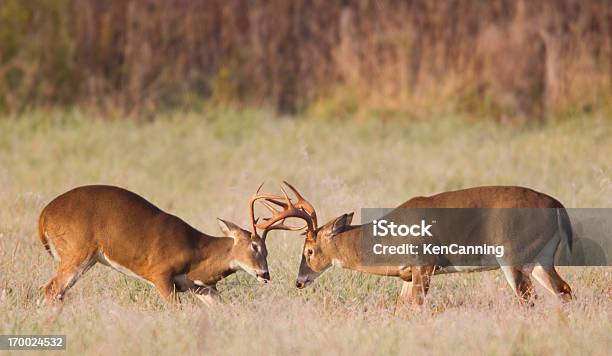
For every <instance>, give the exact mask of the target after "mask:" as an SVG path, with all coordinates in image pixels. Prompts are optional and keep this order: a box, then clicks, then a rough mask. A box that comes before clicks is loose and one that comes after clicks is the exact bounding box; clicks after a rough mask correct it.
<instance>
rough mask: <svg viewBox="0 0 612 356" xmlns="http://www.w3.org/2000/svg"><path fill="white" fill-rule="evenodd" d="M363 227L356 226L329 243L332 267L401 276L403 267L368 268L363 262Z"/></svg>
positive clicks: (326, 246) (327, 247)
mask: <svg viewBox="0 0 612 356" xmlns="http://www.w3.org/2000/svg"><path fill="white" fill-rule="evenodd" d="M362 237H363V227H362V226H356V227H352V228H351V229H350V230H347V231H344V232H343V233H340V234H338V235H337V236H335V237H333V238H331V239H330V241H327V243H326V244H325V249H326V250H327V253H328V254H329V256H330V257H331V262H332V265H333V266H335V267H342V268H346V269H350V270H353V271H359V272H364V273H369V274H376V275H381V276H399V274H400V269H401V268H402V267H401V266H368V265H364V264H363V262H362V249H363V246H362Z"/></svg>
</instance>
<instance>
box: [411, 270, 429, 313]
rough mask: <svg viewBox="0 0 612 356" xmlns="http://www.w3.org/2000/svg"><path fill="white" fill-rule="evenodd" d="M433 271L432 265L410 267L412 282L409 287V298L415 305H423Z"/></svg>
mask: <svg viewBox="0 0 612 356" xmlns="http://www.w3.org/2000/svg"><path fill="white" fill-rule="evenodd" d="M433 272H434V266H417V267H412V282H411V285H410V286H409V289H410V300H411V302H412V303H414V304H415V305H423V302H424V301H425V296H426V295H427V292H428V291H429V285H430V282H431V277H432V276H433Z"/></svg>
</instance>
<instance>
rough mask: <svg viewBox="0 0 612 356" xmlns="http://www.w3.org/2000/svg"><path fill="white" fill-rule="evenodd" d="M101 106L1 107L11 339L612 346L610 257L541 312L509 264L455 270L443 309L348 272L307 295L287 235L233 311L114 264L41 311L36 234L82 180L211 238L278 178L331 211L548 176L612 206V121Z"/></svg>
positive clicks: (41, 259)
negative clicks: (529, 123)
mask: <svg viewBox="0 0 612 356" xmlns="http://www.w3.org/2000/svg"><path fill="white" fill-rule="evenodd" d="M84 116H85V115H83V114H79V113H74V114H61V113H51V114H48V113H45V114H43V113H37V114H31V115H29V116H28V117H21V118H19V119H18V120H15V119H10V118H7V119H4V120H0V187H1V188H0V271H1V274H0V288H2V289H3V292H0V314H1V315H2V318H1V320H0V334H30V333H33V334H38V333H62V334H63V333H65V334H67V335H68V352H69V353H70V354H82V353H88V354H104V353H111V352H112V353H113V354H134V353H138V354H151V355H155V354H171V353H188V354H197V353H201V354H238V353H254V354H288V353H291V354H317V353H321V354H352V355H370V354H374V353H380V354H407V353H425V354H449V353H465V354H475V353H478V354H500V355H510V354H533V355H541V354H553V353H554V354H590V355H606V354H609V350H610V349H611V348H612V338H611V337H610V335H612V323H611V322H610V320H611V318H610V315H611V307H612V303H611V298H612V289H611V287H610V285H611V281H612V275H611V274H612V270H611V269H610V268H563V269H561V274H562V276H564V278H566V279H567V280H568V282H569V283H570V285H571V286H572V288H573V289H574V291H575V293H576V296H577V299H576V301H575V302H573V303H572V304H571V305H569V306H567V307H565V308H560V307H559V306H558V305H557V304H556V302H555V301H554V300H553V299H552V298H551V297H550V296H549V295H548V294H546V293H545V292H544V291H542V290H541V289H540V290H539V291H538V292H539V294H540V299H539V301H538V303H537V305H536V306H535V307H534V308H532V309H523V308H521V307H519V306H517V305H516V303H515V301H514V298H513V296H512V294H511V291H510V288H509V286H508V285H507V284H506V282H505V281H504V280H503V278H502V276H501V274H500V273H499V272H490V273H489V272H487V273H479V274H471V275H452V276H440V277H439V278H438V277H436V278H435V281H434V285H433V288H432V291H431V294H430V295H429V297H428V305H427V307H425V308H424V309H423V310H422V311H418V312H416V311H409V310H406V311H404V312H403V313H401V315H399V316H395V317H394V316H392V315H391V314H390V312H391V310H392V308H391V306H390V305H392V303H393V301H394V300H395V297H396V293H397V291H398V289H399V282H398V281H397V280H395V279H391V278H379V277H374V276H368V275H365V274H359V273H355V272H350V271H340V270H334V271H332V272H328V273H327V274H326V275H324V276H323V277H321V278H320V279H319V280H317V282H316V283H315V285H313V286H312V287H310V288H308V289H306V290H303V291H298V290H296V289H295V288H294V287H293V281H294V278H295V275H296V273H297V267H298V264H299V254H300V247H301V242H300V240H299V239H297V238H295V237H294V236H293V235H290V234H284V233H279V232H277V233H274V234H273V235H272V236H270V239H269V243H268V244H269V250H270V256H269V263H270V269H271V274H272V278H273V283H272V284H270V285H268V286H265V287H260V286H258V285H256V284H254V281H253V280H252V279H250V278H248V277H247V276H245V275H244V274H243V273H239V274H237V275H235V276H233V277H231V278H228V279H227V280H225V281H223V282H222V283H221V285H220V290H221V293H222V296H223V299H224V305H223V306H221V307H220V308H219V309H216V310H212V311H209V310H206V309H203V308H202V307H201V306H200V305H199V304H197V302H196V300H195V299H193V298H191V297H190V296H185V297H183V303H182V307H181V308H180V309H179V310H174V309H171V308H169V307H168V306H166V305H164V304H163V303H162V302H161V300H160V298H159V297H158V296H157V294H156V292H155V291H154V290H153V289H151V287H149V286H148V285H145V284H143V283H141V282H138V281H135V280H132V279H129V278H127V277H125V276H123V275H121V274H119V273H116V272H111V271H110V270H108V269H107V268H105V267H102V266H96V267H94V268H93V269H92V270H91V271H90V272H88V274H87V275H85V276H84V277H83V278H82V279H81V280H80V281H79V282H78V283H77V284H76V286H75V287H74V288H73V289H72V290H71V291H70V293H68V296H67V302H66V305H65V307H64V309H63V312H62V313H61V314H60V315H59V317H58V318H57V319H56V320H55V322H53V323H48V322H46V321H45V320H46V318H47V317H48V315H47V312H45V311H44V310H41V309H40V308H38V307H37V306H36V301H37V299H38V298H39V297H40V293H39V291H38V289H37V287H38V286H39V285H41V284H43V283H44V282H45V281H46V280H47V279H48V278H49V277H50V276H51V274H52V271H53V263H52V260H51V258H50V257H49V256H48V255H47V254H46V253H45V252H44V250H43V248H42V246H40V244H39V242H38V241H37V239H36V237H35V236H36V234H35V228H36V219H37V217H38V213H39V211H40V210H41V208H42V207H43V206H44V204H46V203H47V202H48V201H49V200H50V199H52V198H53V197H54V196H56V195H57V194H60V193H62V192H64V191H66V190H67V189H69V188H71V187H74V186H77V185H81V184H89V183H107V184H117V185H121V186H123V187H126V188H128V189H131V190H134V191H136V192H138V193H140V194H141V195H143V196H145V197H147V198H148V199H150V200H151V201H153V202H155V203H156V204H157V205H159V206H160V207H162V208H163V209H165V210H167V211H170V212H173V213H175V214H177V215H179V216H181V217H183V218H184V219H185V220H187V221H188V222H190V223H192V224H193V225H195V226H196V227H198V228H200V229H202V230H203V231H206V232H210V233H216V231H217V228H216V226H215V224H214V218H215V217H217V216H219V217H224V218H227V219H230V220H234V221H236V222H238V223H240V224H243V225H245V224H246V221H247V210H246V200H247V198H248V196H249V195H250V194H251V193H252V191H253V190H254V189H255V188H256V186H257V185H258V183H259V182H260V181H262V180H264V179H266V180H267V181H268V182H269V183H272V182H274V181H278V180H280V179H282V178H286V179H288V180H290V181H291V182H295V184H296V185H298V186H299V187H300V188H301V190H303V192H304V194H305V195H306V196H307V197H308V198H309V199H310V200H311V201H313V202H314V203H315V204H316V206H317V208H318V210H319V215H320V217H321V220H328V219H330V218H332V217H334V216H336V215H338V214H340V213H342V212H345V211H354V210H357V211H356V213H357V214H358V215H359V210H358V209H359V208H361V207H392V206H395V205H397V204H398V203H401V202H402V201H404V200H406V199H408V198H409V197H411V196H414V195H422V194H430V193H434V192H439V191H443V190H449V189H454V188H460V187H467V186H476V185H483V184H518V185H525V186H529V187H533V188H535V189H539V190H542V191H545V192H547V193H549V194H551V195H553V196H555V197H557V198H558V199H560V200H561V201H562V202H564V203H565V204H566V205H567V206H568V207H611V206H612V181H611V177H612V160H610V153H611V152H612V139H611V137H612V123H611V122H610V120H608V119H601V118H600V119H598V118H578V119H576V120H570V121H566V122H564V123H561V124H559V125H556V126H545V127H539V128H531V129H524V128H523V129H516V128H512V127H500V126H494V125H490V124H483V123H469V122H467V121H465V120H461V119H457V118H440V119H439V120H434V121H429V122H426V123H425V122H424V123H415V124H413V125H411V126H402V125H400V124H387V125H385V124H381V123H379V122H365V123H362V124H356V123H351V124H344V123H323V122H320V121H316V120H303V121H302V120H293V119H282V118H281V119H275V118H272V117H269V116H271V115H268V114H266V113H262V112H241V113H225V114H224V115H223V116H221V115H211V116H209V117H200V116H197V115H193V114H191V115H175V116H173V117H167V118H162V119H160V120H157V121H154V122H152V123H146V124H136V123H133V122H130V121H123V120H121V121H118V122H108V121H103V120H89V118H85V117H84ZM434 122H435V124H433V123H434ZM269 189H272V187H269Z"/></svg>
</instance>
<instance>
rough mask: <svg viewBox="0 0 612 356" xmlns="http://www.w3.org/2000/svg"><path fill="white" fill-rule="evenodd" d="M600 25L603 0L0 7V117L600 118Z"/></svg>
mask: <svg viewBox="0 0 612 356" xmlns="http://www.w3.org/2000/svg"><path fill="white" fill-rule="evenodd" d="M610 16H612V6H610V4H609V1H605V0H561V1H525V0H499V1H471V0H462V1H434V2H432V1H426V0H416V1H374V0H367V1H356V0H355V1H353V0H350V1H342V2H329V1H304V0H301V1H291V2H286V1H280V0H274V1H265V2H252V1H245V0H232V1H225V0H176V1H164V0H146V1H124V0H118V1H117V0H115V1H108V0H56V1H35V0H33V1H32V0H31V1H21V0H0V23H1V24H2V25H1V26H0V111H5V112H6V111H8V112H23V111H24V110H26V109H28V108H30V107H32V106H39V105H43V106H44V105H63V106H70V105H74V104H80V105H90V106H94V107H98V108H102V109H104V110H105V111H107V112H109V111H111V112H112V111H114V110H117V108H119V109H120V110H121V111H123V112H127V113H141V112H147V113H150V112H155V111H156V110H159V109H163V108H167V107H177V106H178V107H182V106H187V107H189V108H194V107H197V106H200V105H202V102H203V100H207V101H210V102H211V103H212V104H214V105H228V104H231V105H243V104H248V105H255V106H264V107H270V108H274V109H278V110H280V111H282V112H295V111H309V110H310V111H313V112H314V113H316V114H317V115H319V116H327V117H335V116H337V115H338V114H341V115H344V116H347V117H348V116H350V117H352V116H355V115H356V114H357V115H371V114H378V115H382V116H385V117H392V118H396V119H399V118H405V117H407V116H408V117H409V116H427V114H429V113H430V112H432V111H434V112H436V111H440V110H451V111H452V110H461V111H463V112H469V113H472V114H475V115H480V116H482V117H485V116H486V117H494V118H498V119H502V118H507V117H510V118H513V117H515V116H519V117H524V118H529V119H532V118H536V119H537V118H543V117H546V116H551V117H556V116H557V114H559V113H565V114H570V115H574V114H576V113H590V112H597V111H607V112H608V113H609V112H610V109H611V108H610V104H609V102H610V101H611V100H610V97H611V95H612V90H611V85H612V83H611V81H610V80H611V77H612V74H611V73H612V72H611V70H612V67H611V62H610V58H611V57H612V37H611V35H610V34H611V33H612V32H611V29H610V21H609V19H610ZM355 103H359V104H360V105H355ZM398 111H399V112H401V113H402V115H401V116H400V115H396V114H395V113H396V112H398Z"/></svg>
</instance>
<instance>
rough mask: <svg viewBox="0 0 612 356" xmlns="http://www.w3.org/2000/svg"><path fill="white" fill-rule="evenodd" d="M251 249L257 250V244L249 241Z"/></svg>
mask: <svg viewBox="0 0 612 356" xmlns="http://www.w3.org/2000/svg"><path fill="white" fill-rule="evenodd" d="M251 249H252V250H253V251H255V252H259V246H257V244H256V243H254V242H251Z"/></svg>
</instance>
